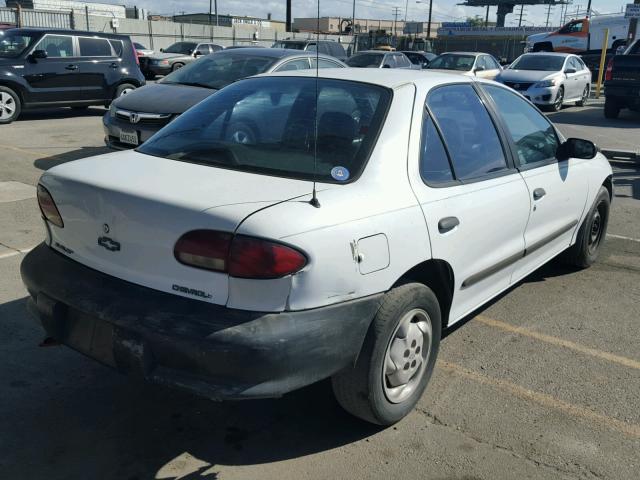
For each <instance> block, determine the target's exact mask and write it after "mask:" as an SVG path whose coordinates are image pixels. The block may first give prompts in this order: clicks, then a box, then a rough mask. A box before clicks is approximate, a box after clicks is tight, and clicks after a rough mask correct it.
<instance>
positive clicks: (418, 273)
mask: <svg viewBox="0 0 640 480" xmlns="http://www.w3.org/2000/svg"><path fill="white" fill-rule="evenodd" d="M409 282H417V283H422V284H423V285H426V286H427V287H429V288H430V289H431V290H433V293H434V294H435V295H436V298H437V299H438V303H439V304H440V313H441V315H442V328H443V329H444V328H446V327H447V325H448V323H449V312H450V311H451V304H452V302H453V292H454V286H455V275H454V272H453V268H452V267H451V265H450V264H449V262H447V261H446V260H441V259H437V258H432V259H429V260H426V261H424V262H422V263H419V264H418V265H416V266H414V267H413V268H411V269H410V270H408V271H407V272H405V273H404V274H403V275H402V276H401V277H400V278H399V279H398V280H397V281H396V283H395V284H394V285H393V286H394V287H397V286H399V285H403V284H405V283H409Z"/></svg>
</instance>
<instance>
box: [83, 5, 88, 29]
mask: <svg viewBox="0 0 640 480" xmlns="http://www.w3.org/2000/svg"><path fill="white" fill-rule="evenodd" d="M84 14H85V16H86V19H87V31H89V5H85V6H84Z"/></svg>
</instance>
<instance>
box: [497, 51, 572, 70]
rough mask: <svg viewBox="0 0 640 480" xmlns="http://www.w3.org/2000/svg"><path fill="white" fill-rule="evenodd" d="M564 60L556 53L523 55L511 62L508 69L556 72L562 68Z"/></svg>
mask: <svg viewBox="0 0 640 480" xmlns="http://www.w3.org/2000/svg"><path fill="white" fill-rule="evenodd" d="M564 60H565V58H564V57H559V56H557V55H523V56H521V57H520V58H519V59H517V60H516V61H515V62H513V63H512V64H511V66H510V67H509V70H536V71H540V72H557V71H560V70H562V66H563V65H564Z"/></svg>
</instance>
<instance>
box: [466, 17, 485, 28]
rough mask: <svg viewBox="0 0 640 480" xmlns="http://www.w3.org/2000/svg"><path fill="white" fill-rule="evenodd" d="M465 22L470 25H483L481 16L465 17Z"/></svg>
mask: <svg viewBox="0 0 640 480" xmlns="http://www.w3.org/2000/svg"><path fill="white" fill-rule="evenodd" d="M467 23H468V24H469V25H471V26H472V27H484V20H483V19H482V17H478V16H476V17H467Z"/></svg>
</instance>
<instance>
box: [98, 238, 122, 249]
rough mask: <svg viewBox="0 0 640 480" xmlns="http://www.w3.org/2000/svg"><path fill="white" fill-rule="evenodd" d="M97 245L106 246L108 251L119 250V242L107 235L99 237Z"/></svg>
mask: <svg viewBox="0 0 640 480" xmlns="http://www.w3.org/2000/svg"><path fill="white" fill-rule="evenodd" d="M98 245H100V246H101V247H104V248H106V249H107V250H109V251H110V252H118V251H120V242H116V241H115V240H113V239H111V238H109V237H99V238H98Z"/></svg>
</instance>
